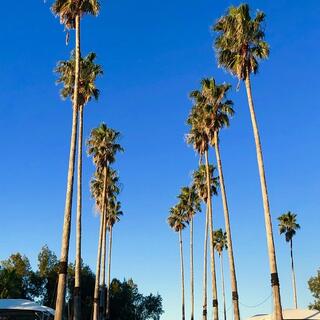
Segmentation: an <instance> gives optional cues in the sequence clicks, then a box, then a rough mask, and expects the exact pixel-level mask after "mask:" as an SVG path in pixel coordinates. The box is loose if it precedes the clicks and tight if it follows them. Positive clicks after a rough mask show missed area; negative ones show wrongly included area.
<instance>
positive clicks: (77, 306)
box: [73, 106, 83, 320]
mask: <svg viewBox="0 0 320 320" xmlns="http://www.w3.org/2000/svg"><path fill="white" fill-rule="evenodd" d="M78 113H79V136H78V172H77V175H78V181H77V182H78V185H77V226H76V263H75V275H74V304H73V307H74V313H73V318H74V320H80V319H81V292H80V288H81V227H82V226H81V218H82V141H83V106H80V107H79V112H78Z"/></svg>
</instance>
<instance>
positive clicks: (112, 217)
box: [106, 195, 123, 320]
mask: <svg viewBox="0 0 320 320" xmlns="http://www.w3.org/2000/svg"><path fill="white" fill-rule="evenodd" d="M122 215H123V212H122V211H121V203H120V202H119V201H117V200H116V197H115V195H114V196H113V197H112V199H111V201H109V202H108V215H107V226H108V229H109V253H108V283H107V299H106V303H107V306H106V319H107V320H109V319H110V284H111V253H112V234H113V232H112V231H113V227H114V225H115V224H116V223H117V222H119V221H120V217H121V216H122Z"/></svg>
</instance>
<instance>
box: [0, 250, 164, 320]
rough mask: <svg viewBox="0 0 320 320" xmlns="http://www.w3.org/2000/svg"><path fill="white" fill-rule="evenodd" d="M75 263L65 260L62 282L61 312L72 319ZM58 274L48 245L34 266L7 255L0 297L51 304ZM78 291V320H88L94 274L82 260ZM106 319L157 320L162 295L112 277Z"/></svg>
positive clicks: (0, 273) (1, 265)
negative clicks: (64, 285)
mask: <svg viewBox="0 0 320 320" xmlns="http://www.w3.org/2000/svg"><path fill="white" fill-rule="evenodd" d="M75 268H76V267H75V264H72V263H69V264H68V269H67V281H66V303H65V306H64V310H63V315H64V317H65V318H67V319H73V318H74V304H75V303H76V302H75V298H74V297H75V295H74V290H75V288H76V286H75V281H76V278H75ZM58 275H59V260H58V258H57V256H56V254H55V253H54V252H53V251H51V250H50V249H49V248H48V246H43V247H42V248H41V250H40V252H39V254H38V263H37V269H36V270H35V271H34V270H32V268H31V264H30V260H29V259H28V257H26V256H25V255H22V254H21V253H14V254H11V255H10V257H9V258H8V259H6V260H3V261H1V262H0V299H16V298H19V299H29V300H33V301H36V302H38V303H40V304H43V305H46V306H49V307H51V308H54V307H55V301H56V295H57V285H58ZM80 277H81V283H82V290H81V292H80V296H79V298H80V299H79V300H80V307H81V316H82V319H88V320H89V319H90V320H91V319H92V315H93V305H94V302H93V294H92V293H93V290H94V287H95V278H96V277H95V274H94V272H93V271H92V270H91V269H90V267H89V266H88V265H86V264H84V263H82V268H81V274H80ZM109 296H110V300H109V306H110V311H109V313H110V318H111V319H115V320H148V319H152V320H158V319H160V316H161V314H162V313H163V309H162V298H161V296H160V295H159V294H155V295H154V294H149V295H146V296H145V295H143V294H141V293H140V292H139V290H138V286H137V285H136V284H135V283H134V282H133V280H132V279H129V280H123V281H120V280H118V279H113V280H112V281H111V283H110V291H109Z"/></svg>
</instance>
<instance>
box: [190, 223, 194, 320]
mask: <svg viewBox="0 0 320 320" xmlns="http://www.w3.org/2000/svg"><path fill="white" fill-rule="evenodd" d="M190 282H191V286H190V287H191V320H194V268H193V218H191V220H190Z"/></svg>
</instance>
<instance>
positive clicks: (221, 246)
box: [213, 229, 228, 320]
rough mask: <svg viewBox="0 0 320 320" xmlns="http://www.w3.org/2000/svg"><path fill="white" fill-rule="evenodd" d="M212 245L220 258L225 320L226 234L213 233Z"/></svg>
mask: <svg viewBox="0 0 320 320" xmlns="http://www.w3.org/2000/svg"><path fill="white" fill-rule="evenodd" d="M213 245H214V248H215V249H216V251H217V252H218V255H219V258H220V267H221V288H222V296H223V318H224V320H227V309H226V293H225V286H224V272H223V250H227V249H228V240H227V233H226V232H223V231H222V229H218V230H216V231H214V232H213Z"/></svg>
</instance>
